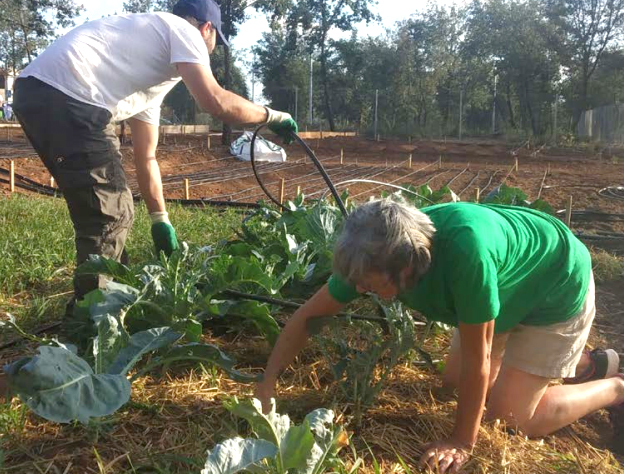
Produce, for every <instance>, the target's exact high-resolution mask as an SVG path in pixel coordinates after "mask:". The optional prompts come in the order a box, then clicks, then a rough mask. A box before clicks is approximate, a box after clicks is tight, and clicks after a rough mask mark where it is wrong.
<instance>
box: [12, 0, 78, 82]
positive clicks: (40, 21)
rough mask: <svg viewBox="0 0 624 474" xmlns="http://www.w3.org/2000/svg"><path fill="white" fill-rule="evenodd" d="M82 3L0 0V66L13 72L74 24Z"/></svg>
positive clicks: (53, 0)
mask: <svg viewBox="0 0 624 474" xmlns="http://www.w3.org/2000/svg"><path fill="white" fill-rule="evenodd" d="M82 8H83V7H82V6H78V5H76V4H75V2H74V0H0V65H2V67H3V68H4V69H6V70H9V71H13V73H14V74H15V73H16V72H17V71H19V70H20V69H22V68H23V67H24V66H25V65H27V64H28V63H30V62H31V61H32V60H33V59H34V58H35V57H36V56H37V55H38V54H39V52H40V51H42V50H43V49H44V48H45V47H46V46H47V45H48V44H49V43H50V42H51V41H52V39H53V38H54V36H55V31H56V30H57V29H58V28H67V27H69V26H72V25H73V18H75V17H76V16H78V14H79V13H80V11H81V10H82Z"/></svg>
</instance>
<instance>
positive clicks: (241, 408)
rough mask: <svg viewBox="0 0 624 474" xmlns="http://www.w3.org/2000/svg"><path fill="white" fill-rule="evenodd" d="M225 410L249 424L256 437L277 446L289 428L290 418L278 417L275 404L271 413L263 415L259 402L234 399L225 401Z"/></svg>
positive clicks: (285, 416)
mask: <svg viewBox="0 0 624 474" xmlns="http://www.w3.org/2000/svg"><path fill="white" fill-rule="evenodd" d="M223 404H224V406H225V408H227V409H228V410H229V411H231V412H232V413H234V414H235V415H236V416H239V417H241V418H244V419H245V420H247V421H248V422H249V425H250V426H251V429H252V430H253V431H254V433H256V435H257V436H258V437H259V438H261V439H264V440H266V441H270V442H271V443H274V444H275V445H276V446H279V445H280V443H281V441H282V439H283V438H284V436H286V433H287V432H288V430H289V428H290V418H289V417H288V415H280V414H279V413H277V412H276V411H275V404H273V406H272V408H271V412H270V413H268V414H267V415H265V414H264V413H262V404H261V403H260V401H259V400H257V399H255V398H254V399H253V400H243V401H241V402H239V401H238V399H237V398H236V397H234V398H232V399H230V400H227V401H225V402H224V403H223Z"/></svg>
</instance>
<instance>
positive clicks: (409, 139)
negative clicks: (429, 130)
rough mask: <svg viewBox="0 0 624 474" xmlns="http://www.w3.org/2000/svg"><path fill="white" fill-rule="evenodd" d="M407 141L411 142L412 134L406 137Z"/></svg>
mask: <svg viewBox="0 0 624 474" xmlns="http://www.w3.org/2000/svg"><path fill="white" fill-rule="evenodd" d="M407 143H412V136H411V135H410V136H409V137H407Z"/></svg>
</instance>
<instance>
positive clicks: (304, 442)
mask: <svg viewBox="0 0 624 474" xmlns="http://www.w3.org/2000/svg"><path fill="white" fill-rule="evenodd" d="M313 447H314V436H313V435H312V432H311V431H310V425H309V424H308V422H307V421H304V422H303V423H302V424H301V425H296V426H291V427H290V428H289V429H288V431H287V432H286V435H285V436H284V438H282V440H281V442H280V445H279V450H280V454H281V456H282V467H283V468H284V470H288V469H305V467H306V465H307V461H308V458H309V457H310V453H311V451H312V448H313Z"/></svg>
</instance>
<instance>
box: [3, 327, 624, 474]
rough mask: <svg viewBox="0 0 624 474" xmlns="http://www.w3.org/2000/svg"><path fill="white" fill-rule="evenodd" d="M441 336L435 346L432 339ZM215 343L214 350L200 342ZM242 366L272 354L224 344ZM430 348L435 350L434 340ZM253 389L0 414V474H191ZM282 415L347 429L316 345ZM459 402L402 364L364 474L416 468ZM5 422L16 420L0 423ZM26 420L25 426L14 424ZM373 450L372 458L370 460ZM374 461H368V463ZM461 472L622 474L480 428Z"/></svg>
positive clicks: (239, 428)
mask: <svg viewBox="0 0 624 474" xmlns="http://www.w3.org/2000/svg"><path fill="white" fill-rule="evenodd" d="M440 338H442V339H444V336H438V339H440ZM207 342H215V341H207ZM217 342H219V343H220V344H221V345H225V350H226V351H229V352H232V353H234V354H237V356H238V359H239V361H240V362H241V365H243V366H245V367H247V368H249V369H252V370H254V369H256V368H258V369H259V368H260V367H261V366H262V365H263V364H264V361H265V360H266V357H267V355H268V351H269V348H268V347H267V345H266V343H265V342H263V341H261V340H259V339H252V338H239V339H237V340H233V341H229V342H227V343H224V341H223V340H221V341H217ZM430 346H431V347H430V348H433V349H434V350H435V347H436V346H437V347H440V346H442V343H441V341H439V340H436V341H434V342H433V343H432V344H430ZM252 389H253V387H252V386H250V385H245V384H239V383H235V382H232V381H230V380H228V379H226V378H224V377H222V376H221V375H219V374H217V373H214V372H213V371H211V370H209V369H208V370H204V369H203V368H201V367H200V368H197V367H194V368H192V367H177V368H176V370H172V371H170V372H169V373H166V374H162V375H161V374H153V375H152V376H151V377H144V378H142V379H140V380H138V381H137V382H136V383H135V384H134V385H133V392H132V400H131V403H129V404H128V405H126V406H125V407H124V408H123V409H122V410H121V411H120V412H118V413H116V414H115V415H114V416H112V417H110V418H108V419H106V420H103V421H101V422H100V423H98V424H97V425H91V426H87V427H85V426H82V425H59V424H55V423H49V422H46V421H44V420H41V419H40V418H37V417H36V416H34V415H32V414H31V413H27V412H26V411H25V410H21V409H20V404H19V402H17V401H16V400H14V401H13V402H12V406H11V408H12V409H11V410H8V409H7V408H6V407H5V409H4V410H2V411H0V420H3V423H2V425H0V428H2V429H3V430H4V431H5V432H4V434H3V435H2V438H3V439H2V442H3V448H2V449H3V450H4V456H5V460H4V469H3V470H1V471H2V472H5V473H7V474H8V473H20V474H30V473H57V474H70V473H76V474H86V473H100V474H101V473H109V474H112V473H191V472H195V473H198V472H199V471H200V469H201V466H202V464H203V461H204V459H205V451H206V449H209V448H211V447H213V446H214V445H215V444H216V443H217V442H219V441H221V440H222V439H225V438H228V437H231V436H233V435H234V433H237V432H238V433H240V434H242V435H245V434H246V433H245V430H246V427H245V425H244V423H241V422H240V420H238V419H236V418H234V417H232V416H231V415H230V414H229V413H228V412H227V411H226V410H225V409H224V408H223V407H222V400H223V399H224V398H225V397H228V396H233V395H237V396H238V397H248V396H250V395H251V394H252ZM279 395H280V402H279V410H280V411H281V412H283V413H289V414H290V415H291V417H292V418H293V419H296V420H300V419H301V418H302V417H303V416H304V415H305V414H306V413H308V412H309V411H310V410H312V409H314V408H317V407H320V406H325V407H329V406H331V407H332V408H334V410H335V411H336V412H337V414H338V418H339V419H340V420H342V421H343V422H345V423H348V421H349V420H350V416H349V407H348V406H347V405H345V404H343V403H339V402H337V400H339V397H340V394H339V391H338V389H337V386H336V384H334V383H332V380H331V375H330V371H329V368H328V367H327V364H326V363H325V361H324V359H322V357H321V354H319V353H318V349H317V348H316V346H315V345H311V346H310V347H309V348H308V349H306V351H304V352H303V353H302V355H301V356H300V358H299V360H298V363H297V364H296V366H295V368H294V369H292V370H289V371H287V373H285V375H284V377H283V378H282V380H281V384H280V389H279ZM455 405H456V401H455V399H454V397H453V396H452V395H449V394H446V393H444V392H443V391H442V390H441V389H440V387H439V383H438V379H437V377H436V376H435V374H433V373H432V372H431V371H430V370H423V369H420V368H416V367H414V366H412V365H410V364H408V363H406V364H403V365H401V366H399V367H397V368H396V369H395V370H394V372H393V374H392V376H391V377H390V379H389V380H388V381H387V386H386V388H385V389H384V390H383V391H382V393H381V396H380V398H379V400H378V403H377V404H376V405H375V406H374V407H373V408H372V409H370V410H369V411H368V412H367V414H366V415H365V416H364V420H363V424H362V427H361V429H360V430H359V431H358V432H357V433H354V435H353V438H352V442H353V444H354V446H355V448H356V450H357V453H358V455H359V456H361V457H363V458H364V459H365V464H364V467H363V468H362V469H361V470H360V471H359V472H360V473H361V474H374V473H375V470H374V468H373V464H372V462H371V460H372V455H374V457H375V459H376V460H377V462H378V463H379V465H380V468H381V472H382V473H403V472H405V471H404V469H403V468H402V467H401V465H400V464H399V462H398V457H397V456H400V457H401V458H402V459H403V460H405V462H406V463H407V464H408V465H409V466H410V468H411V469H413V471H414V472H418V470H417V469H416V467H415V464H416V462H417V460H418V457H419V456H420V454H421V452H422V446H423V444H425V443H427V442H429V441H432V440H434V439H438V438H439V437H441V436H445V435H447V434H449V433H450V431H451V429H452V425H453V417H454V408H455ZM8 413H11V414H13V415H16V414H19V416H14V418H15V420H13V421H11V420H7V419H6V417H5V418H2V416H3V415H2V414H4V415H7V414H8ZM22 413H23V418H20V416H21V414H22ZM369 447H370V451H369ZM371 453H372V455H371ZM465 472H469V473H492V474H507V473H519V474H546V473H556V472H562V473H601V474H602V473H604V474H611V473H613V474H615V473H622V467H621V466H620V465H619V464H618V463H617V461H616V460H615V459H614V458H613V456H612V455H611V454H610V452H609V451H607V450H602V449H597V448H595V447H592V446H591V445H589V444H588V443H586V442H585V441H583V440H581V439H580V438H579V437H578V436H577V435H576V434H575V433H574V432H573V431H571V430H568V431H564V432H560V433H558V434H557V435H555V436H551V437H549V438H547V439H545V440H537V441H534V440H527V439H526V438H525V437H523V436H519V435H512V434H509V433H508V432H507V431H506V430H504V429H503V427H501V426H499V425H498V424H497V423H490V424H484V426H483V427H482V428H481V433H480V441H479V443H478V445H477V447H476V448H475V450H474V453H473V457H472V459H471V461H470V462H469V464H468V466H467V468H466V470H465Z"/></svg>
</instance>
